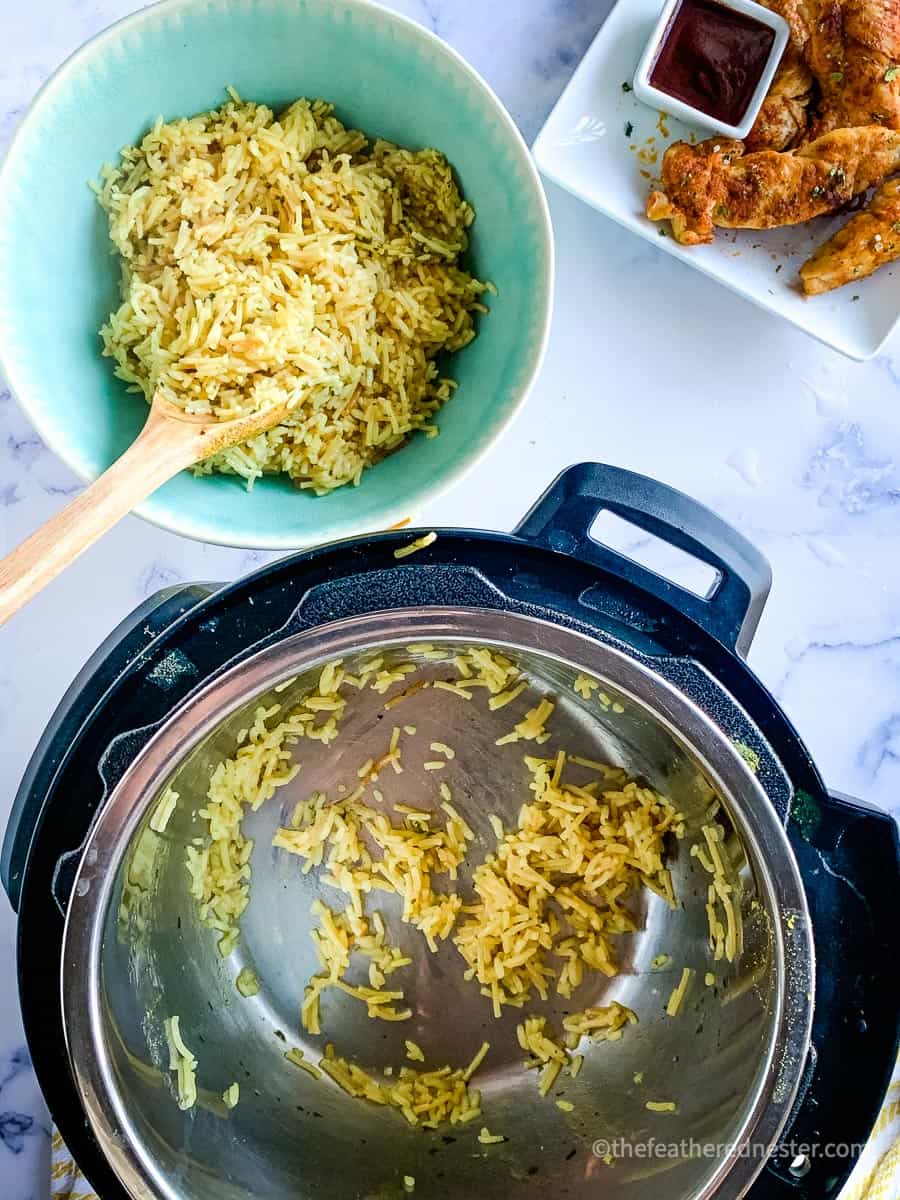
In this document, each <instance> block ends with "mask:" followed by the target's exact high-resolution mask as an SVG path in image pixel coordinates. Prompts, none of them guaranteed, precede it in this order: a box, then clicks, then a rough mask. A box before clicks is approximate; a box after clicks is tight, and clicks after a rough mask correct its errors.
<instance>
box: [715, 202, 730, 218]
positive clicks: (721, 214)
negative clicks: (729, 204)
mask: <svg viewBox="0 0 900 1200" xmlns="http://www.w3.org/2000/svg"><path fill="white" fill-rule="evenodd" d="M715 216H716V217H718V218H719V220H724V221H727V220H728V209H727V208H726V207H725V205H724V204H717V205H716V209H715Z"/></svg>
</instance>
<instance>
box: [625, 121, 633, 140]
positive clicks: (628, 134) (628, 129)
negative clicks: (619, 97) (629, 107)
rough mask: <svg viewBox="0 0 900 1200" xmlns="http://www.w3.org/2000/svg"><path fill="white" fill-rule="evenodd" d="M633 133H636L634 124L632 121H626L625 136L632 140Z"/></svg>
mask: <svg viewBox="0 0 900 1200" xmlns="http://www.w3.org/2000/svg"><path fill="white" fill-rule="evenodd" d="M633 133H634V126H633V125H632V123H631V122H630V121H626V122H625V136H626V137H628V138H630V137H631V135H632V134H633Z"/></svg>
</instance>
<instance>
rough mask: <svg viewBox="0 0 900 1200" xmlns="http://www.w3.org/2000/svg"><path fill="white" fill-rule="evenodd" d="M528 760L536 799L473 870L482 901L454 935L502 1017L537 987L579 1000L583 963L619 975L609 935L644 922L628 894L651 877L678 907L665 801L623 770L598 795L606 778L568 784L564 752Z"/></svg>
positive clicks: (672, 819) (673, 826) (677, 829)
mask: <svg viewBox="0 0 900 1200" xmlns="http://www.w3.org/2000/svg"><path fill="white" fill-rule="evenodd" d="M542 719H543V714H536V716H535V720H536V721H537V720H542ZM525 762H526V766H527V767H528V769H529V771H530V773H531V775H532V782H531V785H530V786H531V790H532V792H533V793H534V800H533V802H532V803H530V804H526V805H523V807H522V810H521V812H520V814H519V828H518V829H516V830H512V831H511V832H509V833H507V834H506V835H505V836H504V837H503V838H502V839H501V840H500V841H499V843H498V846H497V850H496V853H495V854H494V855H492V856H490V857H488V859H487V860H486V861H485V862H484V863H482V864H481V865H480V866H479V867H477V868H476V870H475V872H474V875H473V885H474V888H475V892H476V895H477V901H476V902H475V903H472V904H468V905H465V906H464V908H463V913H464V915H465V920H464V921H463V922H462V924H461V925H460V926H459V928H458V929H457V932H456V934H455V936H454V943H455V945H456V947H457V949H458V950H459V951H460V953H461V954H462V956H463V958H464V959H465V960H466V963H467V964H468V970H467V971H466V978H468V979H471V978H475V979H477V981H478V982H479V983H480V984H481V989H482V992H483V994H484V995H486V996H488V997H489V998H490V999H491V1002H492V1004H493V1010H494V1015H495V1016H497V1017H499V1016H500V1012H501V1008H502V1006H503V1005H514V1006H516V1007H521V1006H522V1005H523V1004H525V1003H526V1002H527V1001H528V999H529V998H530V996H531V993H532V991H537V993H538V994H539V995H540V996H541V998H542V999H546V997H547V995H548V994H549V990H550V987H551V985H555V987H556V991H557V993H558V994H559V995H562V996H567V997H568V996H571V994H572V992H573V990H574V989H575V988H576V987H577V986H578V985H579V984H580V983H581V981H582V978H583V976H584V970H585V968H587V969H588V970H594V971H601V972H602V973H603V974H605V975H607V976H613V975H615V974H616V973H617V971H618V965H617V963H616V960H615V955H614V951H613V946H612V942H611V938H612V937H613V936H614V935H616V934H620V933H626V932H631V931H633V930H634V929H635V928H636V926H635V923H634V919H633V917H632V916H631V915H630V913H629V912H628V910H627V907H626V906H625V904H624V901H625V900H626V899H627V897H628V896H629V895H630V893H631V892H632V891H634V890H635V889H636V888H637V887H638V886H640V884H642V883H643V884H644V885H646V886H648V887H650V888H652V890H654V891H656V892H659V893H660V894H661V895H663V896H665V897H666V898H667V900H668V902H669V904H670V905H674V903H675V900H674V896H673V895H672V886H671V879H670V877H669V872H668V870H667V869H666V867H665V864H664V856H665V844H664V838H665V836H666V834H667V833H670V832H671V833H673V834H674V835H675V836H681V835H682V834H683V828H684V827H683V821H682V818H681V816H680V814H679V813H677V812H676V810H675V809H674V808H673V807H672V805H671V804H670V803H669V801H668V800H666V799H665V798H664V797H662V796H660V795H658V794H657V793H656V792H653V791H651V790H650V789H649V788H642V787H640V786H639V785H638V784H637V783H635V782H634V781H628V782H626V781H625V780H626V778H627V777H626V776H625V775H624V772H618V775H616V774H615V773H614V772H613V773H610V774H606V773H605V776H604V780H603V781H601V782H605V781H607V780H609V781H612V780H616V781H617V782H618V787H616V788H615V789H609V790H606V791H604V792H602V793H601V794H600V795H597V794H596V793H597V791H598V788H599V784H593V785H588V786H587V787H580V786H576V785H573V784H566V783H564V782H563V780H562V778H561V773H562V768H563V766H564V763H565V755H560V756H557V758H556V759H554V760H551V761H549V762H548V760H546V759H537V758H526V759H525ZM551 959H553V960H555V961H553V962H551ZM560 960H561V961H562V964H563V965H562V967H559V966H557V965H556V962H558V961H560Z"/></svg>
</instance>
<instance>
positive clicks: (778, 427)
mask: <svg viewBox="0 0 900 1200" xmlns="http://www.w3.org/2000/svg"><path fill="white" fill-rule="evenodd" d="M138 7H141V5H140V4H139V3H136V2H135V0H29V3H27V4H16V5H12V4H3V5H0V8H2V10H3V15H2V19H0V26H2V33H3V41H2V49H0V143H5V142H6V140H7V139H8V138H9V135H10V133H11V132H12V130H13V129H14V127H15V125H16V123H17V121H18V120H19V118H20V116H21V114H22V113H23V112H24V110H25V108H26V106H27V104H28V102H29V100H30V99H31V97H32V95H33V94H34V92H35V91H36V90H37V88H38V87H39V85H40V84H41V83H42V82H43V80H44V79H45V78H46V77H47V76H48V75H49V74H50V72H51V71H52V70H53V69H54V68H55V67H56V66H57V64H58V63H59V62H60V61H61V60H62V59H63V58H64V57H65V56H66V55H68V54H69V53H70V52H71V51H72V50H74V49H75V48H76V47H77V46H78V45H79V44H80V43H82V42H83V41H85V40H86V39H87V38H89V37H90V36H91V35H92V34H94V33H95V32H97V31H98V30H99V29H101V28H102V27H103V26H105V25H107V24H109V23H110V22H111V21H113V20H114V19H116V18H119V17H121V16H123V15H125V14H126V13H128V12H130V11H131V10H133V9H135V8H138ZM395 7H397V8H400V9H402V10H403V11H404V12H406V13H408V14H409V15H411V16H412V17H414V18H416V19H417V20H420V21H422V22H423V23H425V24H427V25H428V26H429V27H430V28H432V29H434V30H436V31H437V32H438V33H439V34H441V35H442V36H443V37H445V38H447V39H448V40H449V41H450V42H451V43H452V44H453V45H454V46H456V47H457V48H458V49H459V50H460V51H462V53H463V54H465V55H466V56H467V57H468V58H469V59H470V60H471V61H472V62H473V63H474V65H475V66H476V67H477V68H478V69H479V70H480V71H482V72H483V73H484V75H485V76H486V77H487V78H488V80H489V81H490V82H491V83H492V84H493V85H494V86H495V88H496V89H497V91H498V92H499V94H500V96H501V98H502V99H503V100H504V101H505V102H506V104H507V105H508V106H509V108H510V109H511V111H512V113H513V115H514V117H515V118H516V120H517V121H518V122H519V124H520V125H521V128H522V130H523V132H524V133H525V136H526V137H527V138H528V139H529V140H530V139H532V138H533V137H534V135H535V134H536V133H537V131H538V129H539V127H540V125H541V123H542V121H543V119H544V117H545V116H546V114H547V113H548V111H549V109H550V107H551V105H552V104H553V102H554V100H555V99H556V97H557V96H558V94H559V92H560V91H561V89H562V87H563V86H564V84H565V82H566V80H567V79H568V77H569V75H570V74H571V72H572V70H573V69H574V67H575V65H576V64H577V62H578V60H579V58H580V57H581V55H582V54H583V52H584V50H585V49H586V47H587V45H588V44H589V42H590V40H591V38H592V36H593V35H594V33H595V31H596V29H597V28H598V26H599V25H600V23H601V20H602V18H603V17H604V16H605V14H606V12H607V11H608V8H609V0H515V4H513V3H511V2H510V3H507V4H495V5H485V4H484V3H483V2H482V0H399V2H398V3H396V5H395ZM513 10H514V11H515V19H514V20H513V19H512V12H513ZM548 191H549V193H550V202H551V208H552V212H553V222H554V226H555V230H556V237H557V246H558V273H557V279H558V282H557V296H556V316H555V321H554V326H553V333H552V337H551V340H550V348H549V353H548V356H547V361H546V365H545V367H544V369H543V373H542V375H541V378H540V380H539V381H538V383H537V386H536V388H535V390H534V393H533V395H532V399H531V401H530V403H529V405H528V407H527V409H526V411H525V414H524V415H523V416H522V417H521V418H520V420H519V421H518V423H517V425H516V426H515V427H514V429H513V430H512V432H511V433H510V434H509V435H508V436H507V437H506V438H505V440H504V441H503V443H502V445H501V446H500V447H499V448H498V449H497V450H496V451H495V452H494V454H493V455H492V456H491V458H490V461H489V462H488V463H487V464H485V465H483V466H482V467H480V468H479V469H478V470H477V471H476V472H475V474H474V475H472V476H471V477H470V478H469V480H468V482H467V483H466V484H465V485H464V486H463V487H462V488H461V489H460V490H458V491H456V492H455V493H452V494H450V495H449V496H446V497H445V498H443V499H442V500H441V501H440V502H438V503H436V504H434V505H433V506H432V507H431V508H429V509H428V510H427V511H426V512H423V513H422V514H420V515H421V521H422V523H423V524H426V525H428V526H429V527H431V526H435V525H442V524H443V525H474V526H478V525H485V524H487V525H489V526H491V527H494V528H497V529H509V528H511V527H512V525H514V524H515V522H516V521H517V519H518V518H519V517H520V516H521V515H522V514H523V513H524V512H525V511H526V509H527V508H528V507H529V506H530V504H531V502H532V501H533V500H534V499H535V498H536V496H537V495H538V493H539V492H540V491H541V490H542V489H543V487H544V486H545V485H546V484H547V483H548V482H549V481H550V480H551V479H552V477H553V476H554V475H555V474H556V473H557V472H558V471H559V470H560V469H561V468H563V467H564V466H567V465H568V464H570V463H572V462H575V461H579V460H582V459H588V458H591V459H597V460H605V461H608V462H612V463H617V464H620V465H623V466H628V467H632V468H635V469H637V470H640V471H642V472H644V473H646V474H650V475H655V476H657V477H659V478H661V479H664V480H666V481H667V482H670V483H672V484H674V485H675V486H676V487H678V488H681V489H682V490H684V491H686V492H689V493H691V494H692V495H694V496H696V497H698V498H700V499H701V500H703V501H704V502H706V503H707V504H709V505H710V506H712V507H714V508H715V509H717V510H718V511H719V512H720V513H721V514H722V515H723V516H725V517H726V518H727V519H728V520H729V521H731V522H733V523H734V524H735V525H736V526H737V527H738V528H739V529H741V530H742V531H743V532H744V533H745V534H746V535H747V536H748V537H749V538H751V539H752V540H753V541H754V542H755V543H756V544H757V545H758V546H759V547H760V548H761V549H762V550H763V552H764V553H765V554H766V555H767V556H768V557H769V559H770V561H771V563H772V567H773V570H774V577H775V582H774V587H773V590H772V595H771V598H770V600H769V603H768V605H767V607H766V611H765V613H764V615H763V619H762V623H761V625H760V628H759V633H758V635H757V638H756V642H755V644H754V646H753V650H752V653H751V656H750V661H751V664H752V665H753V667H754V668H755V669H756V671H757V672H758V673H759V675H760V676H761V677H762V678H763V680H764V681H765V682H766V683H767V684H768V685H769V687H770V688H771V689H772V691H773V692H774V693H775V695H776V696H777V697H778V699H779V701H780V702H781V703H782V704H783V705H784V707H785V708H786V709H787V711H788V713H789V714H790V716H791V717H792V718H793V720H794V722H795V723H796V725H797V727H798V728H799V730H800V732H801V734H802V736H803V737H804V738H805V739H806V741H807V743H808V745H809V747H810V749H811V751H812V753H813V755H814V757H815V758H816V760H817V762H818V765H819V767H820V768H821V770H822V773H823V775H824V777H825V780H826V782H827V783H828V784H829V785H830V786H831V787H833V788H837V789H839V790H842V791H845V792H848V793H851V794H855V795H858V796H860V797H862V798H864V799H866V800H869V801H873V802H875V803H877V804H879V805H882V806H884V807H885V808H887V809H889V810H891V811H893V812H894V813H895V814H898V815H900V792H898V791H896V790H895V789H897V788H898V787H900V554H898V552H897V546H898V545H900V412H898V401H900V386H898V385H900V341H896V340H895V342H894V344H893V345H892V346H889V347H888V351H887V353H886V354H884V355H883V356H881V357H880V358H878V359H876V360H875V361H873V362H871V363H868V364H866V365H864V366H858V365H854V364H852V363H850V362H848V361H846V360H844V359H842V358H840V357H839V356H837V355H836V354H833V353H831V352H829V351H826V350H823V349H822V348H821V347H820V346H818V345H817V344H816V343H814V342H812V341H811V340H809V339H808V338H806V337H805V336H804V335H802V334H800V333H797V332H794V331H792V330H791V329H790V328H789V327H788V326H786V325H784V324H781V323H779V322H778V321H777V320H775V319H774V318H771V317H768V316H766V315H765V314H763V313H761V312H759V311H757V310H756V309H755V308H752V307H750V305H749V304H747V303H746V302H744V301H742V300H740V299H737V298H736V297H734V296H732V295H731V294H729V293H728V292H726V291H724V290H723V289H721V288H718V287H716V286H715V285H714V284H712V283H711V282H709V281H708V280H706V279H704V278H703V277H702V276H701V275H700V274H698V273H696V272H694V271H691V270H689V269H688V268H686V267H684V266H682V265H681V264H679V263H677V262H674V261H673V260H672V259H670V258H668V257H667V256H665V255H664V254H662V253H660V252H659V251H658V250H657V249H656V248H655V247H653V246H652V245H647V244H644V243H643V242H641V241H639V240H638V239H636V238H633V237H630V236H627V235H626V234H624V233H622V232H621V231H620V230H619V229H618V228H617V227H615V226H613V225H612V224H610V223H609V222H607V221H606V220H604V218H602V217H601V216H599V215H598V214H596V213H595V212H592V211H590V210H589V209H587V208H585V207H583V206H582V205H581V204H580V203H579V202H578V201H576V200H574V199H572V198H570V197H569V196H567V195H565V194H563V193H562V192H559V191H557V190H555V189H553V188H552V187H550V188H548ZM73 402H74V398H73ZM78 488H79V484H78V482H77V481H76V479H75V477H74V476H73V475H72V474H71V473H70V472H69V471H68V470H67V469H66V468H65V467H64V466H63V465H62V464H61V463H60V462H59V461H58V460H57V459H56V458H55V457H54V456H53V455H52V454H51V453H50V452H49V451H48V450H46V449H45V448H44V447H43V445H42V444H41V442H40V440H39V439H38V437H37V435H36V434H35V433H34V431H33V430H32V429H31V427H30V426H29V424H28V422H27V420H26V419H25V417H24V416H23V415H22V414H21V413H20V411H19V410H18V408H17V407H16V404H15V401H14V400H12V399H11V398H10V396H9V395H8V394H7V393H6V392H5V391H2V390H0V549H2V550H3V551H4V552H5V551H6V550H8V549H11V548H12V547H13V546H14V545H15V544H16V543H17V542H18V541H19V540H21V539H22V538H23V537H24V536H25V535H26V534H27V533H30V532H31V531H32V530H33V529H34V528H35V527H36V526H37V525H39V524H40V523H41V522H42V521H44V520H45V519H46V518H47V517H49V516H50V515H51V514H52V513H53V512H55V511H56V510H57V509H58V508H60V507H61V506H62V505H63V504H64V503H65V501H66V500H67V499H68V498H69V497H70V496H71V495H72V494H73V493H75V492H76V491H77V490H78ZM264 557H265V556H263V555H260V554H254V553H247V552H245V551H237V550H235V551H230V550H226V549H221V548H217V547H212V546H204V545H200V544H198V543H195V542H190V541H185V540H182V539H181V538H178V537H176V536H174V535H172V534H168V533H164V532H162V531H160V530H158V529H154V528H152V527H151V526H149V525H146V524H143V523H142V522H140V521H138V520H137V519H135V518H129V519H128V520H126V521H124V522H123V523H122V524H121V525H120V526H119V527H118V528H117V529H116V530H114V531H113V532H112V533H111V534H109V535H108V536H107V537H106V538H105V539H104V540H103V541H102V542H101V543H100V544H99V545H97V546H96V547H94V549H92V550H91V551H90V552H88V553H87V554H85V555H84V557H83V558H82V559H81V560H80V562H78V563H77V564H76V565H75V566H74V567H73V568H72V569H71V570H70V571H69V572H68V573H67V574H66V575H65V576H64V577H63V578H62V579H60V580H58V581H57V582H56V583H55V584H53V585H52V586H51V587H49V588H48V589H47V591H46V592H45V593H44V594H43V595H42V596H40V597H39V598H38V599H37V600H36V601H35V602H34V603H33V604H32V605H31V606H30V608H29V609H28V610H27V611H25V612H23V613H22V614H20V615H19V616H18V617H17V618H16V619H15V620H13V621H12V622H11V623H10V624H9V625H8V626H7V627H6V628H5V629H3V630H2V631H0V785H2V786H0V822H2V823H5V819H6V814H7V812H8V808H9V805H10V804H11V801H12V797H13V795H14V793H15V790H16V787H17V785H18V782H19V779H20V777H21V775H22V772H23V770H24V768H25V765H26V762H27V761H28V757H29V755H30V754H31V751H32V749H33V747H34V745H35V743H36V742H37V740H38V737H39V736H40V734H41V732H42V731H43V728H44V726H45V724H46V722H47V720H48V718H49V717H50V714H51V713H52V711H53V709H54V707H55V705H56V703H57V701H58V700H59V698H60V696H61V695H62V693H63V691H64V690H65V688H66V687H67V685H68V684H69V683H70V681H71V680H72V678H73V676H74V675H75V673H76V672H77V670H78V669H79V667H80V666H81V665H82V663H83V662H84V660H85V659H86V658H87V657H88V655H89V654H90V653H91V651H92V650H93V649H94V647H95V646H96V645H97V644H98V643H99V642H100V641H101V640H102V639H103V638H104V636H105V635H106V634H107V633H108V632H109V631H110V630H111V629H112V628H113V627H114V626H115V625H116V624H117V622H118V621H119V620H120V619H121V618H123V617H124V616H125V615H126V614H127V613H129V612H130V611H131V609H132V608H133V607H134V606H135V605H136V604H138V602H140V601H141V600H143V599H144V597H146V596H147V595H149V594H150V593H152V592H154V591H156V590H157V589H158V588H160V587H162V586H165V585H166V584H170V583H173V582H175V581H178V580H190V579H204V580H206V579H221V580H228V579H231V578H233V577H235V576H238V575H241V574H242V573H245V572H246V571H248V570H250V569H251V568H253V567H254V566H256V565H257V564H259V563H260V562H262V561H263V560H264ZM47 1129H48V1119H47V1115H46V1112H45V1110H44V1109H43V1107H42V1104H41V1100H40V1097H39V1093H38V1090H37V1087H36V1084H35V1081H34V1077H33V1074H32V1072H31V1069H30V1066H29V1059H28V1053H27V1050H26V1049H25V1045H24V1037H23V1034H22V1028H21V1024H20V1018H19V1011H18V1002H17V996H16V976H15V918H14V915H13V913H12V912H11V911H10V909H9V906H8V904H7V903H6V901H5V898H3V899H2V900H0V1194H2V1196H3V1197H4V1200H30V1198H32V1197H33V1198H34V1200H43V1197H45V1196H46V1195H47V1186H48V1185H47V1158H48V1137H47Z"/></svg>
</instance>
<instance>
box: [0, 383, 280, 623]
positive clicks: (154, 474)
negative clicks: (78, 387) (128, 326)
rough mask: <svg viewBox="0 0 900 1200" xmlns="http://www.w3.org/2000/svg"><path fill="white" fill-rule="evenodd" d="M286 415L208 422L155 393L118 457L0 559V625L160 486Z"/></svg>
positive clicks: (276, 410) (275, 411) (267, 412)
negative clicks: (146, 413)
mask: <svg viewBox="0 0 900 1200" xmlns="http://www.w3.org/2000/svg"><path fill="white" fill-rule="evenodd" d="M286 412H287V407H286V406H284V405H279V406H276V407H273V408H266V409H263V410H262V411H260V412H254V413H251V414H250V415H249V416H246V417H237V418H235V419H234V420H231V421H216V420H214V419H213V418H212V417H210V416H208V415H206V414H204V415H202V416H200V415H196V414H192V413H186V412H185V411H184V410H183V409H181V408H179V407H178V405H177V404H173V403H172V402H171V401H170V400H165V399H164V398H163V397H162V396H161V395H160V394H159V393H158V392H157V394H156V395H155V396H154V397H153V403H152V404H151V406H150V415H149V416H148V417H147V422H146V424H145V425H144V428H143V429H142V430H141V432H140V434H139V435H138V437H137V438H136V439H135V441H134V442H133V444H132V445H131V446H129V447H128V449H127V450H126V451H125V453H124V454H123V455H122V457H121V458H119V459H117V461H116V462H114V463H113V465H112V466H111V467H110V468H109V469H108V470H107V471H104V472H103V474H102V475H101V476H100V478H99V479H97V480H95V482H94V483H92V484H91V485H90V487H89V488H87V490H86V491H84V492H82V493H81V495H80V496H78V497H77V498H76V499H75V500H73V501H72V502H71V503H70V504H67V505H66V507H65V508H64V509H63V510H62V512H59V513H57V514H56V516H55V517H51V519H50V520H49V521H48V522H47V524H46V525H43V526H42V527H41V528H40V529H39V530H37V532H36V533H33V534H32V535H31V537H29V538H26V540H25V541H24V542H23V543H22V544H21V546H18V547H17V548H16V549H15V550H13V552H12V553H11V554H8V555H7V556H6V558H4V559H0V625H2V624H3V623H4V622H5V621H7V620H8V619H9V618H10V617H11V616H12V615H13V614H14V613H16V612H18V611H19V609H20V608H22V606H23V605H25V604H27V603H28V601H29V600H31V599H32V598H33V597H34V596H36V595H37V593H38V592H39V591H41V589H42V588H43V587H45V586H46V585H47V584H48V583H49V582H50V581H51V579H55V578H56V576H57V575H58V574H59V573H60V572H61V571H63V570H64V569H65V568H66V567H67V566H68V565H69V564H70V563H72V562H74V561H75V559H76V558H77V557H78V555H79V554H81V552H82V551H83V550H86V549H87V548H88V546H91V545H93V543H94V542H95V541H96V540H97V539H98V538H99V537H100V536H101V535H102V534H104V533H106V531H107V530H108V529H111V528H112V526H113V525H115V524H116V522H117V521H118V520H120V519H121V518H122V517H124V516H126V515H127V514H128V513H129V512H131V510H132V508H134V506H135V505H136V504H140V502H141V501H142V500H146V498H147V497H148V496H149V495H150V494H151V492H155V491H156V489H157V488H158V487H160V486H161V485H162V484H164V483H165V482H166V480H167V479H171V478H172V476H173V475H177V474H178V472H179V471H183V470H185V468H187V467H192V466H193V465H194V464H195V463H198V462H201V461H202V460H203V459H204V458H209V456H210V455H211V454H218V453H219V451H221V450H227V449H228V448H229V447H230V446H237V445H239V444H240V443H241V442H244V441H246V440H247V438H251V437H254V436H255V435H256V434H258V433H265V431H266V430H267V429H271V428H272V427H273V426H274V425H277V424H278V423H279V422H280V421H282V420H283V419H284V417H285V415H286Z"/></svg>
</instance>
